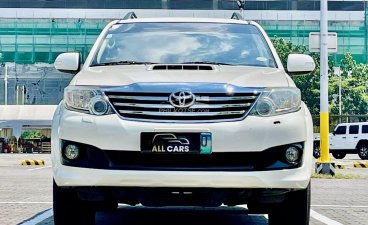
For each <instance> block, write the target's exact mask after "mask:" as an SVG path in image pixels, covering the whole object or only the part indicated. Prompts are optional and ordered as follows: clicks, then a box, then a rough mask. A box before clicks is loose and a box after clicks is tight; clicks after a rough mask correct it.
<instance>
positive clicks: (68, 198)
mask: <svg viewBox="0 0 368 225" xmlns="http://www.w3.org/2000/svg"><path fill="white" fill-rule="evenodd" d="M53 197H54V204H53V206H54V224H55V225H65V224H73V225H77V224H78V225H80V224H83V225H93V224H95V214H96V212H95V211H94V210H93V209H92V208H90V207H88V205H87V204H86V203H85V202H82V201H80V200H79V198H78V195H77V193H76V192H75V191H73V190H72V189H67V188H60V187H58V186H57V185H56V183H55V181H54V184H53Z"/></svg>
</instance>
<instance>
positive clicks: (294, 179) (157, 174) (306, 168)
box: [52, 105, 313, 189]
mask: <svg viewBox="0 0 368 225" xmlns="http://www.w3.org/2000/svg"><path fill="white" fill-rule="evenodd" d="M312 130H313V129H312V120H311V116H310V114H309V111H308V110H307V109H306V107H305V105H303V107H302V109H301V110H300V111H298V112H295V113H291V114H286V115H280V116H275V117H269V118H265V117H263V118H260V117H253V116H248V117H247V118H246V119H245V120H243V121H237V122H222V123H202V124H197V123H196V124H163V123H147V122H135V121H125V120H122V119H120V118H119V117H118V116H117V115H107V116H100V117H97V116H91V115H86V114H81V113H78V112H71V111H68V110H66V109H64V108H63V107H62V106H60V107H59V108H58V109H57V111H56V113H55V117H54V122H53V133H52V160H53V171H54V178H55V181H56V183H57V185H58V186H109V187H191V188H195V187H198V188H290V189H295V188H306V187H307V185H308V183H309V181H310V176H311V171H312V149H313V132H312ZM141 132H211V133H212V137H213V145H212V146H213V152H214V153H226V152H234V153H241V152H262V151H264V150H265V149H269V148H272V147H274V146H280V145H286V144H290V143H304V152H303V163H302V165H301V166H300V167H299V168H294V169H285V170H272V171H252V172H247V171H152V170H108V169H93V168H78V167H70V166H65V165H62V163H61V153H60V152H61V150H60V146H61V145H60V140H62V139H64V140H70V141H75V142H79V143H88V144H89V145H93V146H96V147H97V148H100V149H109V150H112V151H122V150H125V151H139V150H140V149H139V148H140V140H139V137H140V133H141Z"/></svg>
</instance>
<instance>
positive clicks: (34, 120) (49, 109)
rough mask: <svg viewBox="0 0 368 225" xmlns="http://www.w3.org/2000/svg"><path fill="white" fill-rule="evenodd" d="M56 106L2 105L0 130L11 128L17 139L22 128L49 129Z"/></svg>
mask: <svg viewBox="0 0 368 225" xmlns="http://www.w3.org/2000/svg"><path fill="white" fill-rule="evenodd" d="M56 107H57V106H56V105H2V106H0V128H12V129H13V134H14V136H15V137H16V138H19V137H20V135H21V132H22V129H23V128H50V127H51V123H52V117H53V115H54V112H55V109H56Z"/></svg>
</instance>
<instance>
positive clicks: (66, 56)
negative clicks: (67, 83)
mask: <svg viewBox="0 0 368 225" xmlns="http://www.w3.org/2000/svg"><path fill="white" fill-rule="evenodd" d="M54 66H55V68H56V69H57V70H59V71H61V72H65V73H72V74H76V73H78V71H79V69H80V55H79V53H77V52H67V53H62V54H60V55H58V57H56V59H55V63H54Z"/></svg>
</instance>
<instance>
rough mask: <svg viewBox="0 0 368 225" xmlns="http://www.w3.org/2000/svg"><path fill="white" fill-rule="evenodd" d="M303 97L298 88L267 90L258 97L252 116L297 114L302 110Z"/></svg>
mask: <svg viewBox="0 0 368 225" xmlns="http://www.w3.org/2000/svg"><path fill="white" fill-rule="evenodd" d="M300 104H301V97H300V90H299V89H298V88H266V89H265V91H264V92H263V93H262V94H261V95H260V96H259V97H258V100H257V102H256V103H255V106H254V107H253V109H252V112H251V113H250V114H251V115H255V116H275V115H280V114H285V113H291V112H296V111H298V110H299V109H300Z"/></svg>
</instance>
